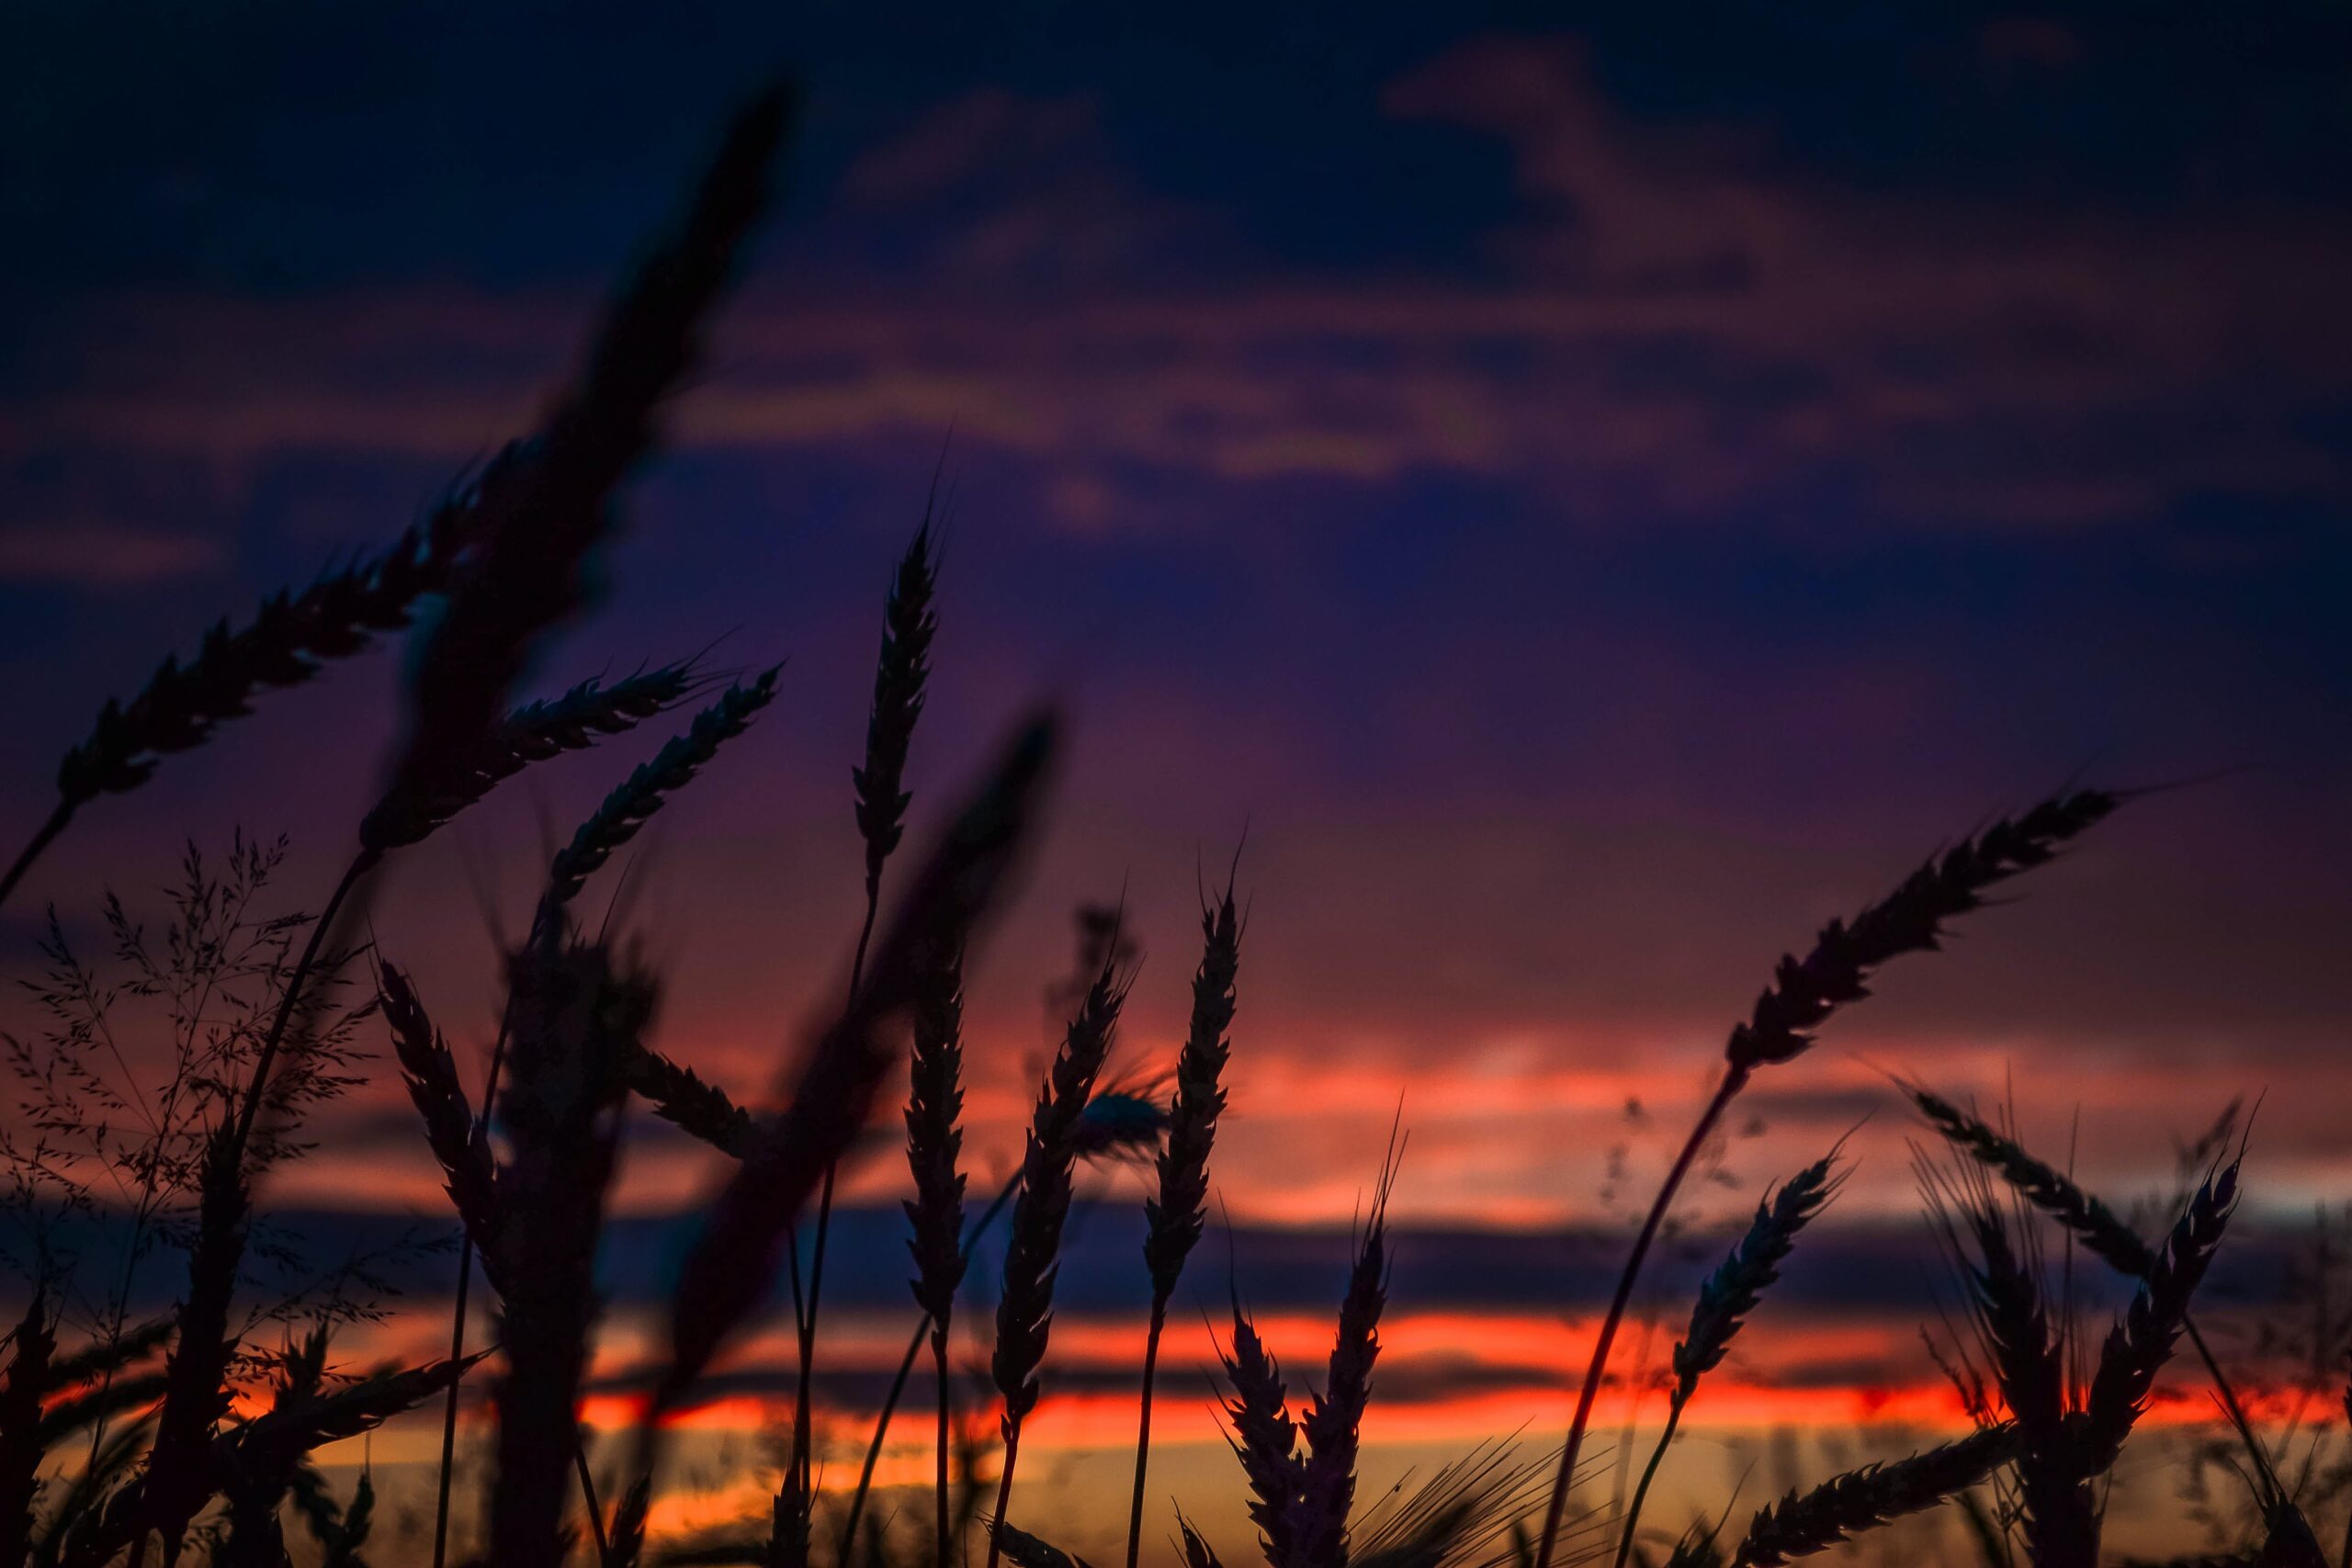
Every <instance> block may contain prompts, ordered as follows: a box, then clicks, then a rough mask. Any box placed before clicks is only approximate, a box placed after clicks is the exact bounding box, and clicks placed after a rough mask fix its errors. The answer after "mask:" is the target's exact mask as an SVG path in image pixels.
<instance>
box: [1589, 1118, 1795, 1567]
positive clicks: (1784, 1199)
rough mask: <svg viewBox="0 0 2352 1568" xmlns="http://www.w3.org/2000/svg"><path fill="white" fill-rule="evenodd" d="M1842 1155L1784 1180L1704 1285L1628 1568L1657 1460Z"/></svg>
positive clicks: (1630, 1540) (1652, 1466) (1637, 1492)
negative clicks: (1706, 1375) (1684, 1411)
mask: <svg viewBox="0 0 2352 1568" xmlns="http://www.w3.org/2000/svg"><path fill="white" fill-rule="evenodd" d="M1837 1157H1838V1156H1837V1151H1836V1150H1835V1149H1833V1150H1831V1151H1830V1152H1829V1153H1828V1154H1827V1155H1826V1156H1823V1157H1822V1158H1820V1159H1818V1160H1816V1161H1815V1162H1814V1163H1813V1164H1812V1165H1809V1166H1807V1167H1806V1168H1804V1169H1803V1170H1801V1171H1799V1172H1797V1174H1796V1175H1794V1176H1792V1177H1791V1178H1790V1179H1788V1180H1787V1181H1785V1182H1783V1183H1781V1190H1779V1191H1778V1192H1776V1193H1774V1194H1773V1195H1772V1196H1771V1198H1770V1200H1769V1201H1764V1202H1759V1203H1758V1204H1757V1205H1756V1217H1755V1218H1754V1219H1753V1220H1751V1221H1749V1222H1748V1226H1747V1233H1746V1234H1745V1235H1742V1236H1741V1237H1740V1239H1739V1241H1738V1243H1737V1244H1736V1245H1735V1246H1734V1247H1732V1249H1731V1252H1730V1254H1729V1255H1728V1256H1726V1257H1725V1258H1724V1260H1723V1261H1722V1262H1721V1263H1719V1264H1717V1265H1716V1266H1715V1269H1714V1272H1713V1273H1712V1274H1710V1275H1708V1276H1707V1278H1706V1280H1705V1281H1704V1282H1703V1283H1702V1284H1701V1286H1700V1287H1699V1300H1698V1303H1697V1304H1696V1305H1694V1306H1693V1307H1692V1308H1691V1325H1690V1327H1689V1328H1688V1329H1687V1330H1686V1331H1685V1332H1684V1334H1683V1337H1682V1338H1681V1339H1680V1340H1679V1341H1678V1342H1677V1343H1676V1344H1675V1347H1674V1390H1673V1393H1671V1395H1669V1397H1668V1404H1667V1413H1666V1427H1665V1429H1664V1430H1663V1431H1661V1432H1659V1434H1658V1438H1657V1447H1655V1448H1653V1449H1652V1450H1650V1457H1649V1462H1648V1463H1647V1464H1645V1465H1644V1466H1643V1467H1642V1479H1641V1482H1640V1483H1639V1484H1637V1485H1636V1486H1635V1487H1634V1500H1633V1503H1632V1505H1631V1506H1629V1507H1627V1509H1626V1510H1625V1522H1624V1525H1623V1529H1621V1531H1620V1533H1619V1535H1618V1539H1617V1560H1616V1568H1625V1562H1626V1559H1627V1558H1628V1557H1630V1556H1631V1555H1632V1553H1633V1550H1634V1531H1635V1530H1636V1529H1639V1528H1640V1525H1641V1520H1642V1506H1643V1504H1644V1503H1645V1502H1646V1501H1647V1500H1648V1498H1649V1495H1650V1483H1652V1482H1654V1481H1656V1480H1657V1471H1658V1466H1659V1464H1660V1463H1661V1462H1663V1461H1664V1460H1665V1459H1666V1450H1667V1449H1668V1447H1669V1446H1671V1445H1672V1443H1673V1442H1674V1434H1675V1431H1676V1429H1677V1428H1678V1427H1679V1426H1680V1425H1681V1422H1682V1412H1683V1410H1684V1409H1685V1408H1686V1407H1687V1406H1688V1405H1689V1404H1690V1403H1691V1396H1692V1395H1693V1394H1695V1393H1698V1391H1699V1380H1700V1379H1701V1378H1702V1377H1703V1376H1704V1375H1705V1374H1706V1373H1708V1372H1710V1371H1713V1370H1714V1369H1715V1368H1716V1367H1717V1366H1719V1365H1721V1364H1722V1362H1723V1359H1724V1356H1725V1355H1726V1354H1728V1353H1729V1352H1730V1349H1731V1343H1732V1341H1733V1340H1734V1339H1735V1338H1736V1337H1738V1335H1739V1331H1740V1328H1741V1327H1742V1326H1743V1325H1745V1324H1746V1322H1747V1315H1748V1314H1750V1313H1752V1312H1754V1311H1755V1310H1756V1309H1757V1307H1758V1305H1759V1304H1761V1303H1762V1301H1763V1299H1764V1292H1766V1291H1767V1290H1769V1289H1770V1287H1771V1285H1772V1284H1773V1282H1774V1281H1775V1280H1778V1279H1780V1277H1781V1264H1783V1263H1785V1262H1787V1261H1788V1258H1789V1255H1790V1254H1791V1253H1792V1252H1793V1251H1794V1250H1795V1249H1796V1241H1797V1235H1798V1234H1799V1233H1800V1232H1802V1231H1803V1230H1804V1227H1805V1226H1806V1225H1807V1224H1810V1223H1812V1220H1813V1218H1814V1216H1815V1214H1818V1213H1820V1212H1821V1210H1822V1208H1823V1207H1824V1206H1825V1205H1826V1204H1827V1203H1828V1201H1829V1200H1830V1199H1831V1198H1832V1197H1833V1196H1834V1195H1835V1194H1836V1191H1837V1187H1838V1182H1837V1179H1835V1177H1834V1176H1833V1174H1832V1168H1833V1165H1834V1163H1835V1161H1836V1159H1837Z"/></svg>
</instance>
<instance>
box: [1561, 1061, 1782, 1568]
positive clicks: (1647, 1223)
mask: <svg viewBox="0 0 2352 1568" xmlns="http://www.w3.org/2000/svg"><path fill="white" fill-rule="evenodd" d="M1745 1087H1747V1068H1746V1067H1744V1066H1736V1065H1735V1066H1732V1067H1731V1068H1730V1069H1729V1070H1728V1071H1726V1072H1725V1073H1724V1081H1723V1084H1722V1086H1721V1087H1720V1088H1718V1089H1716V1090H1715V1094H1714V1098H1713V1099H1712V1100H1709V1101H1707V1108H1706V1109H1705V1110H1704V1111H1701V1112H1700V1114H1699V1121H1698V1123H1697V1124H1696V1125H1695V1126H1693V1127H1692V1128H1691V1136H1690V1137H1689V1138H1688V1139H1687V1140H1686V1141H1685V1142H1684V1143H1683V1145H1682V1152H1681V1153H1680V1154H1679V1155H1677V1156H1674V1166H1673V1168H1671V1169H1670V1170H1668V1172H1667V1174H1666V1180H1665V1182H1664V1184H1663V1185H1661V1186H1660V1187H1659V1188H1658V1190H1657V1198H1656V1199H1654V1200H1653V1201H1651V1203H1650V1212H1649V1213H1648V1214H1647V1215H1646V1216H1645V1218H1644V1219H1643V1221H1642V1228H1641V1230H1640V1232H1639V1233H1638V1234H1636V1235H1634V1249H1633V1251H1632V1252H1631V1253H1629V1254H1628V1255H1627V1256H1626V1258H1625V1267H1624V1269H1623V1272H1621V1273H1620V1274H1619V1275H1618V1276H1617V1290H1616V1293H1615V1294H1614V1295H1612V1296H1611V1297H1610V1298H1609V1311H1608V1313H1607V1314H1606V1315H1604V1316H1603V1317H1602V1318H1601V1320H1600V1336H1599V1337H1597V1338H1596V1339H1594V1341H1593V1345H1592V1361H1591V1364H1590V1365H1589V1366H1588V1367H1587V1368H1586V1369H1585V1374H1584V1386H1583V1387H1582V1388H1581V1389H1579V1390H1578V1391H1577V1411H1576V1416H1575V1417H1574V1419H1572V1420H1571V1421H1570V1422H1569V1423H1568V1440H1567V1442H1566V1445H1565V1446H1564V1447H1563V1448H1562V1449H1561V1450H1560V1470H1559V1473H1558V1474H1557V1475H1556V1476H1555V1478H1554V1479H1553V1483H1552V1500H1551V1503H1550V1504H1549V1505H1548V1506H1546V1508H1545V1510H1544V1539H1543V1542H1542V1544H1541V1545H1540V1546H1539V1547H1538V1549H1537V1555H1536V1559H1535V1562H1536V1568H1552V1553H1553V1550H1554V1542H1555V1541H1556V1540H1558V1539H1559V1534H1560V1524H1561V1520H1562V1517H1563V1516H1565V1515H1566V1512H1567V1507H1568V1487H1569V1484H1570V1483H1571V1482H1572V1481H1573V1480H1574V1479H1575V1476H1576V1468H1577V1452H1578V1450H1581V1449H1582V1448H1583V1446H1584V1434H1585V1428H1586V1427H1588V1426H1589V1425H1590V1424H1591V1421H1592V1404H1593V1401H1594V1400H1595V1399H1596V1398H1597V1397H1598V1396H1599V1395H1600V1379H1601V1374H1602V1373H1603V1372H1604V1371H1607V1370H1608V1367H1609V1348H1610V1347H1611V1345H1612V1344H1614V1343H1615V1342H1616V1338H1617V1328H1618V1325H1620V1324H1621V1323H1623V1321H1624V1318H1625V1307H1626V1303H1629V1302H1631V1301H1632V1300H1633V1297H1634V1280H1637V1279H1638V1278H1640V1276H1641V1272H1642V1264H1643V1262H1644V1260H1645V1259H1646V1258H1648V1257H1649V1252H1650V1244H1651V1243H1652V1242H1654V1241H1656V1240H1657V1231H1658V1226H1659V1225H1661V1224H1664V1223H1665V1221H1666V1214H1667V1211H1668V1209H1670V1208H1672V1207H1673V1205H1674V1199H1675V1195H1676V1194H1677V1193H1679V1192H1680V1191H1681V1190H1682V1183H1683V1181H1684V1179H1686V1178H1687V1177H1689V1176H1690V1174H1691V1166H1692V1165H1693V1164H1695V1163H1696V1162H1697V1160H1698V1157H1699V1151H1700V1149H1702V1147H1704V1146H1705V1145H1706V1142H1707V1140H1708V1139H1709V1138H1710V1137H1712V1136H1713V1135H1714V1131H1715V1123H1716V1122H1720V1121H1722V1120H1723V1114H1724V1111H1726V1110H1727V1109H1729V1108H1730V1105H1731V1102H1732V1100H1734V1099H1736V1097H1737V1096H1738V1094H1739V1091H1740V1090H1741V1089H1744V1088H1745Z"/></svg>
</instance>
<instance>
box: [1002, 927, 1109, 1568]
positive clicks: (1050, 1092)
mask: <svg viewBox="0 0 2352 1568" xmlns="http://www.w3.org/2000/svg"><path fill="white" fill-rule="evenodd" d="M1112 948H1113V954H1112V956H1111V957H1109V958H1107V959H1106V960H1105V961H1104V963H1103V967H1102V968H1101V969H1100V970H1099V971H1097V972H1096V974H1095V976H1094V978H1093V982H1092V984H1091V986H1089V987H1088V989H1087V993H1086V997H1085V998H1084V1000H1083V1001H1081V1002H1080V1005H1079V1009H1078V1012H1077V1014H1076V1016H1075V1017H1073V1018H1072V1019H1071V1020H1070V1022H1069V1029H1068V1030H1067V1031H1066V1032H1064V1034H1063V1036H1062V1044H1061V1049H1060V1050H1059V1051H1058V1052H1057V1053H1056V1054H1055V1056H1054V1062H1053V1066H1052V1067H1051V1069H1050V1070H1049V1071H1048V1072H1047V1074H1046V1081H1045V1083H1044V1084H1043V1085H1042V1086H1041V1087H1040V1088H1039V1089H1038V1091H1037V1106H1036V1110H1035V1112H1034V1113H1033V1114H1032V1116H1031V1118H1030V1122H1029V1134H1028V1138H1027V1140H1026V1142H1025V1144H1024V1145H1023V1153H1022V1161H1021V1191H1020V1195H1019V1196H1018V1197H1016V1198H1015V1199H1014V1200H1013V1204H1012V1232H1011V1235H1010V1237H1009V1239H1008V1240H1007V1241H1006V1243H1005V1249H1004V1281H1003V1288H1002V1290H1001V1292H999V1294H998V1297H997V1309H996V1348H995V1352H994V1354H993V1355H992V1356H991V1357H990V1358H989V1374H990V1376H991V1377H993V1378H994V1380H995V1382H996V1390H997V1393H998V1395H999V1396H1000V1397H1001V1399H1002V1400H1003V1401H1004V1416H1003V1427H1004V1464H1003V1469H1002V1471H1001V1473H1000V1475H999V1478H998V1482H997V1501H996V1517H998V1518H1000V1519H1001V1518H1003V1517H1004V1516H1005V1512H1006V1508H1007V1506H1008V1505H1009V1504H1010V1502H1011V1501H1012V1477H1013V1471H1014V1466H1015V1463H1016V1461H1018V1460H1019V1458H1020V1452H1021V1424H1022V1422H1023V1420H1024V1419H1025V1418H1026V1417H1027V1416H1028V1415H1029V1412H1030V1411H1031V1410H1032V1409H1034V1408H1035V1405H1036V1403H1037V1394H1038V1383H1037V1373H1038V1370H1039V1368H1040V1367H1042V1366H1043V1365H1044V1363H1045V1359H1046V1341H1047V1339H1048V1338H1049V1337H1050V1336H1051V1334H1052V1330H1053V1314H1054V1280H1055V1276H1056V1274H1057V1271H1058V1270H1059V1268H1060V1261H1061V1247H1062V1227H1063V1224H1064V1223H1065V1222H1066V1221H1067V1220H1068V1219H1069V1203H1070V1195H1071V1173H1072V1170H1073V1168H1074V1167H1075V1165H1076V1162H1077V1159H1078V1150H1077V1146H1076V1142H1075V1139H1076V1134H1077V1132H1078V1127H1079V1123H1080V1119H1081V1117H1082V1115H1083V1113H1084V1111H1085V1109H1086V1103H1087V1100H1089V1099H1090V1098H1091V1096H1092V1094H1093V1091H1094V1081H1095V1079H1096V1078H1097V1077H1100V1076H1101V1075H1102V1072H1103V1063H1104V1062H1105V1061H1106V1060H1107V1059H1108V1058H1109V1056H1110V1054H1111V1045H1112V1042H1113V1039H1114V1035H1115V1034H1116V1032H1117V1029H1118V1022H1119V1010H1120V1008H1121V1007H1122V1005H1124V1003H1125V1000H1126V981H1125V977H1124V976H1123V975H1122V974H1121V972H1120V970H1119V967H1118V959H1117V956H1116V952H1117V944H1116V943H1115V942H1114V943H1113V944H1112ZM1000 1553H1001V1543H1000V1542H999V1541H997V1540H995V1539H994V1538H993V1537H991V1538H990V1540H989V1568H996V1564H997V1560H998V1558H999V1556H1000Z"/></svg>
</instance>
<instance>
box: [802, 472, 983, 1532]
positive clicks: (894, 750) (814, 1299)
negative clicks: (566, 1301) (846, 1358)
mask: <svg viewBox="0 0 2352 1568" xmlns="http://www.w3.org/2000/svg"><path fill="white" fill-rule="evenodd" d="M937 493H938V492H937V487H936V483H935V482H934V485H933V500H934V501H936V499H937ZM932 522H933V518H932V512H931V508H930V507H928V506H927V507H926V508H925V509H924V513H923V520H922V526H921V527H920V528H918V529H916V530H915V536H914V539H913V541H912V542H911V543H910V544H909V545H908V547H907V552H906V554H905V555H904V556H903V557H901V558H899V566H898V570H896V571H895V572H894V573H893V574H892V575H891V579H890V592H889V597H888V602H887V603H886V604H885V605H884V607H883V619H882V649H881V652H880V653H879V655H878V656H877V657H876V660H875V670H874V705H873V707H872V708H871V709H870V710H869V712H868V714H867V716H866V722H865V765H864V766H862V767H857V768H853V769H852V770H851V771H850V781H851V784H852V785H853V786H854V789H855V792H856V796H857V810H856V816H857V832H858V837H859V838H860V839H861V840H864V843H865V918H864V919H863V920H862V921H860V923H859V925H858V931H857V951H856V953H855V955H854V957H853V958H852V959H851V961H850V980H849V987H850V990H851V991H852V993H854V992H855V991H856V990H857V987H858V983H859V982H860V981H861V980H862V979H864V978H865V949H866V945H867V943H869V942H872V940H873V938H874V920H875V917H876V914H877V913H878V912H879V911H880V909H881V907H882V871H883V868H884V866H885V865H887V864H888V862H889V859H890V854H891V852H892V851H894V850H896V849H897V848H898V847H899V840H900V839H901V838H902V837H904V836H905V831H906V814H907V807H908V805H909V803H910V802H911V801H912V800H913V798H914V797H913V795H910V794H909V793H908V791H907V788H906V773H907V757H908V753H909V751H910V750H911V748H912V746H913V743H914V733H915V724H916V722H917V721H918V720H919V719H921V718H922V705H923V688H924V686H925V684H926V683H927V682H929V680H930V677H931V664H930V659H931V643H932V638H933V636H935V635H936V633H937V632H938V629H939V617H938V615H937V613H936V612H935V611H934V609H933V603H934V601H935V599H936V597H937V592H936V591H937V586H938V560H937V558H936V555H935V552H934V549H933V534H932ZM835 1174H836V1173H835V1171H834V1170H833V1169H832V1168H830V1167H829V1168H827V1169H826V1171H825V1179H824V1184H823V1186H822V1187H821V1188H820V1190H819V1192H818V1197H817V1229H816V1235H815V1238H814V1239H813V1241H812V1242H811V1244H810V1247H809V1297H808V1303H807V1307H806V1310H805V1311H803V1312H802V1313H801V1314H799V1323H798V1330H799V1334H798V1350H799V1365H798V1368H797V1374H796V1377H795V1381H794V1388H793V1413H794V1414H793V1424H792V1464H793V1467H794V1469H796V1470H797V1472H799V1475H800V1492H799V1499H800V1504H801V1506H803V1507H813V1506H815V1503H816V1488H815V1486H814V1484H813V1483H812V1479H811V1477H810V1475H809V1450H810V1447H811V1445H810V1443H809V1440H808V1433H809V1420H810V1416H811V1410H810V1404H809V1401H810V1398H811V1388H812V1380H813V1379H814V1376H815V1372H816V1359H817V1313H818V1304H819V1302H820V1298H821V1293H822V1289H823V1284H824V1277H825V1243H826V1239H827V1237H828V1236H829V1235H830V1234H831V1229H832V1221H833V1181H834V1177H835ZM948 1235H949V1238H950V1241H951V1243H952V1241H953V1238H954V1235H955V1232H954V1229H953V1228H952V1227H951V1228H950V1230H949V1232H948Z"/></svg>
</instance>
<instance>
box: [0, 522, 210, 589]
mask: <svg viewBox="0 0 2352 1568" xmlns="http://www.w3.org/2000/svg"><path fill="white" fill-rule="evenodd" d="M220 554H221V551H220V541H219V540H217V539H205V538H198V537H194V536H189V535H186V534H175V533H169V532H166V531H164V530H161V529H151V528H141V527H135V526H130V525H123V524H118V523H108V522H103V521H85V522H80V523H65V522H55V523H45V524H44V523H12V524H5V525H0V581H16V582H51V583H65V584H68V585H71V586H73V587H77V588H122V587H131V586H135V585H138V584H140V583H145V582H153V581H157V580H159V579H164V578H173V577H182V576H186V575H188V574H190V573H192V572H198V571H202V570H205V569H206V568H208V567H210V566H213V565H214V564H216V563H217V562H218V561H219V560H220Z"/></svg>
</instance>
